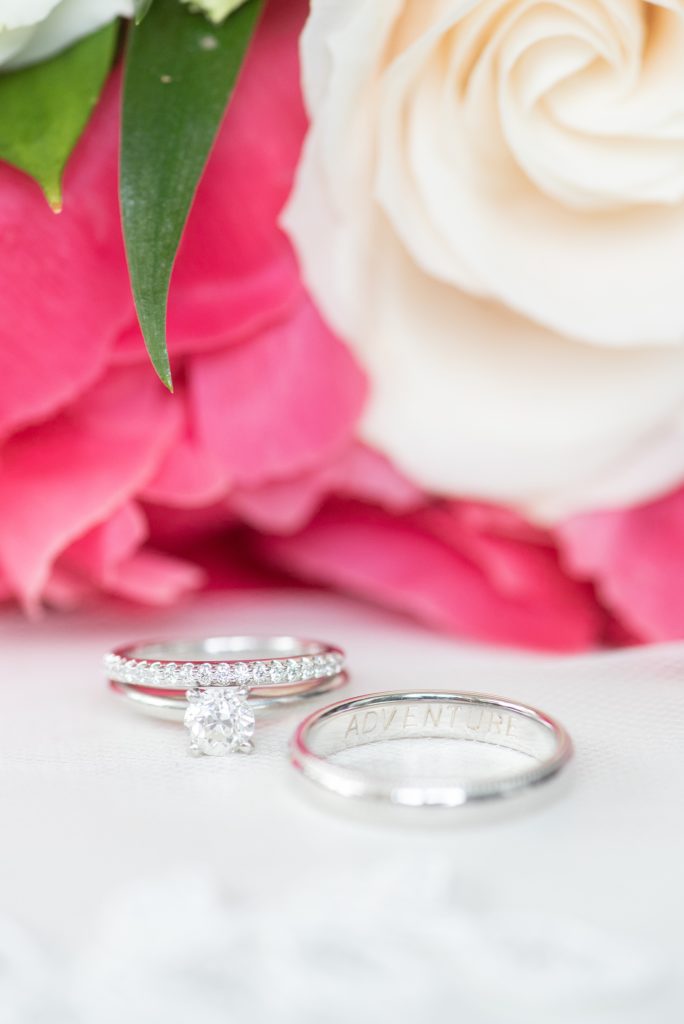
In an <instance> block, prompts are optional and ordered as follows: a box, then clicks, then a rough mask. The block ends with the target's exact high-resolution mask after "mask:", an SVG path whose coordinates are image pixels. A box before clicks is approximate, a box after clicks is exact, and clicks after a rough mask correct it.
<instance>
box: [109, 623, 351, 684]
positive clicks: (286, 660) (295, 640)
mask: <svg viewBox="0 0 684 1024" xmlns="http://www.w3.org/2000/svg"><path fill="white" fill-rule="evenodd" d="M343 666H344V654H343V653H342V651H341V650H340V649H339V647H333V646H332V644H324V643H321V642H320V641H318V640H304V639H301V638H300V637H294V636H219V637H206V638H202V639H194V640H164V641H157V640H155V641H147V642H143V643H136V644H126V645H124V646H123V647H117V648H116V649H115V650H114V651H112V652H111V653H110V654H107V655H106V657H105V673H106V675H107V678H108V679H110V680H113V681H114V682H117V683H132V684H133V685H135V686H144V687H145V688H147V689H159V690H186V691H187V690H192V689H195V688H197V687H200V688H205V687H209V686H239V687H246V688H247V689H248V690H258V691H259V692H261V693H266V694H269V695H270V694H271V691H273V692H276V691H277V692H278V693H293V692H297V691H301V690H302V684H307V683H311V684H312V685H315V684H316V683H317V681H318V680H319V679H325V678H331V677H332V676H336V675H337V674H338V673H339V672H341V671H342V668H343Z"/></svg>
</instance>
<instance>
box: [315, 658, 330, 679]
mask: <svg viewBox="0 0 684 1024" xmlns="http://www.w3.org/2000/svg"><path fill="white" fill-rule="evenodd" d="M327 670H328V665H327V662H326V659H325V655H323V654H317V655H316V657H315V658H314V674H315V675H316V677H317V678H319V679H320V678H321V676H324V675H326V674H327Z"/></svg>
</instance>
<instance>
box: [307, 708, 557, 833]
mask: <svg viewBox="0 0 684 1024" xmlns="http://www.w3.org/2000/svg"><path fill="white" fill-rule="evenodd" d="M407 738H416V739H418V738H420V739H425V740H426V741H431V740H434V739H442V740H445V739H447V740H461V741H462V740H469V741H475V742H478V743H482V744H488V745H490V746H496V747H503V748H508V750H511V751H517V752H518V753H520V754H523V755H526V757H525V758H524V761H525V763H524V764H523V765H522V766H516V767H515V768H513V769H511V770H510V771H508V770H507V771H505V772H501V771H500V770H499V771H497V772H495V773H494V774H487V775H485V776H482V777H478V776H475V777H472V778H471V777H465V776H463V777H461V775H460V773H459V775H458V776H455V777H436V778H432V777H428V778H415V777H413V776H412V774H411V772H407V777H406V778H402V777H401V775H400V773H399V772H398V771H397V772H396V775H395V774H392V775H391V776H390V777H386V776H385V775H381V774H379V773H378V774H374V773H372V772H371V771H365V770H364V771H360V770H358V769H357V768H352V767H349V766H348V764H346V763H345V764H341V763H338V762H336V760H335V758H336V756H337V755H343V754H344V752H345V751H347V750H349V749H350V748H354V747H360V746H362V745H364V744H372V743H376V742H378V741H384V740H391V741H394V740H400V739H407ZM571 756H572V742H571V740H570V737H569V736H568V734H567V732H566V731H565V729H564V728H563V727H562V726H561V725H559V723H558V722H555V721H554V720H553V719H552V718H550V717H549V716H548V715H546V714H544V713H543V712H541V711H537V710H535V709H534V708H531V707H527V706H526V705H524V704H517V703H514V702H513V701H510V700H506V699H504V698H502V697H492V696H490V695H488V694H478V693H459V692H450V691H439V690H437V691H433V692H412V691H406V692H388V693H377V694H370V695H368V696H366V697H359V698H355V699H350V700H343V701H339V702H337V703H336V704H331V705H330V706H329V707H326V708H323V709H321V710H319V711H314V712H313V713H312V714H310V715H309V716H308V718H306V719H305V720H304V721H303V722H302V724H301V725H300V726H299V728H298V729H297V731H296V733H295V735H294V736H293V738H292V743H291V750H290V758H291V762H292V764H293V766H294V768H295V769H296V770H297V772H299V773H300V775H301V776H302V777H303V778H304V779H306V780H307V781H308V782H309V783H311V784H312V785H313V786H315V787H317V788H318V790H319V791H320V790H322V791H327V792H328V793H331V794H334V795H335V796H337V797H346V798H347V799H349V800H350V801H352V802H355V803H357V804H362V803H366V804H371V805H373V806H374V807H375V808H376V809H377V808H379V807H380V806H381V805H383V804H384V805H387V806H394V807H401V808H433V809H440V810H453V809H458V811H459V813H460V811H461V810H462V808H464V807H465V806H466V805H480V806H482V805H484V804H485V803H489V802H496V801H498V800H501V799H502V798H507V797H511V796H514V795H516V794H520V793H522V792H523V791H526V790H529V789H531V788H535V789H536V788H537V787H538V786H540V785H541V784H543V783H546V782H548V781H550V780H551V779H552V778H554V776H556V775H557V774H558V773H559V772H560V771H561V769H562V768H563V767H564V766H565V765H566V764H567V762H568V761H569V760H570V758H571ZM519 760H520V759H516V765H517V762H518V761H519Z"/></svg>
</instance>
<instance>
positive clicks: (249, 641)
mask: <svg viewBox="0 0 684 1024" xmlns="http://www.w3.org/2000/svg"><path fill="white" fill-rule="evenodd" d="M332 650H335V648H333V647H331V646H330V645H329V644H324V643H321V642H320V641H318V640H305V639H302V638H300V637H294V636H212V637H204V638H191V639H183V640H163V641H159V640H154V641H143V642H141V643H137V644H130V645H128V646H126V647H122V648H118V650H117V652H116V653H117V654H120V655H123V656H124V657H127V658H144V659H149V660H155V661H156V660H158V661H162V662H164V661H209V662H212V661H234V660H247V661H265V660H267V659H270V658H287V657H304V656H306V655H316V654H326V653H328V652H329V651H332Z"/></svg>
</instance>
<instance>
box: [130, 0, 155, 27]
mask: <svg viewBox="0 0 684 1024" xmlns="http://www.w3.org/2000/svg"><path fill="white" fill-rule="evenodd" d="M151 3H152V0H133V14H134V16H135V23H136V25H139V24H140V22H141V21H142V20H143V18H144V17H145V15H146V14H147V12H148V11H149V9H150V4H151Z"/></svg>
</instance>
